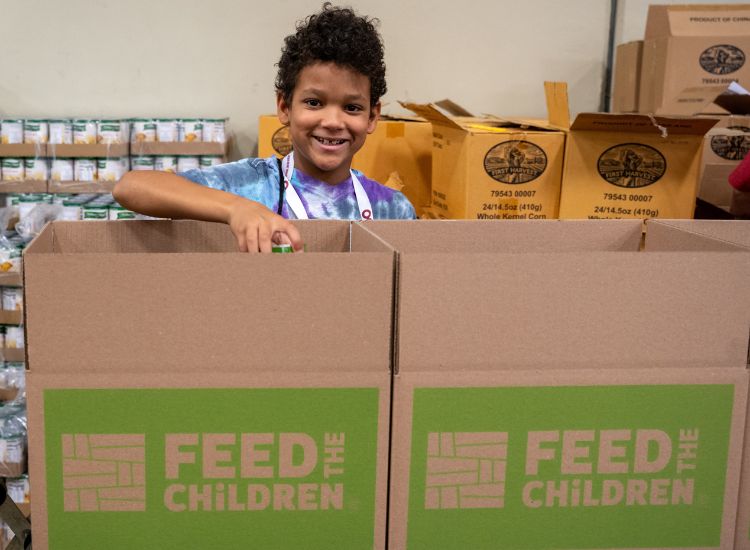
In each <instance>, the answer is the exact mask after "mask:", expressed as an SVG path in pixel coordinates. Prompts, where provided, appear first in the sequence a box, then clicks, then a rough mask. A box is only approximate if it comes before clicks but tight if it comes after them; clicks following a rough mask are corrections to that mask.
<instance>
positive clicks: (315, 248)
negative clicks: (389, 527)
mask: <svg viewBox="0 0 750 550" xmlns="http://www.w3.org/2000/svg"><path fill="white" fill-rule="evenodd" d="M297 227H298V228H299V230H300V232H301V233H302V235H303V238H304V240H305V242H306V243H307V252H305V253H304V254H283V255H282V254H273V255H248V254H242V253H238V252H236V243H235V240H234V238H233V236H232V234H231V232H230V231H229V229H228V227H227V226H225V225H222V224H210V223H201V222H192V221H178V222H163V221H155V222H121V223H114V222H112V223H109V222H104V223H102V222H98V223H96V224H94V223H87V222H73V223H66V222H55V223H52V224H50V225H48V226H47V227H46V228H45V229H44V230H43V231H42V233H41V234H40V235H39V236H38V237H37V238H36V239H35V241H34V242H33V243H32V244H31V245H30V246H29V247H28V248H27V249H26V252H25V263H24V290H25V292H26V301H25V306H26V310H25V315H26V330H27V338H28V348H27V350H28V352H29V357H28V368H29V372H28V383H27V392H28V411H29V434H30V442H29V443H30V449H31V451H30V456H31V461H30V475H31V478H32V479H33V480H34V481H33V482H32V483H33V484H34V497H33V499H32V510H33V517H34V546H35V547H37V546H38V547H39V548H48V547H49V548H56V549H65V548H80V547H82V546H85V545H88V546H90V547H104V546H106V545H108V544H109V545H111V543H112V541H118V544H124V542H122V543H120V542H119V541H127V545H128V546H148V547H158V548H177V547H180V548H195V547H198V546H203V547H207V548H210V547H215V546H216V544H220V545H222V546H226V547H234V548H238V547H243V546H247V545H248V544H252V545H256V546H259V547H268V548H271V547H272V548H301V547H304V548H330V547H331V546H332V545H333V546H343V547H359V548H365V547H368V548H369V547H377V548H382V547H383V545H384V538H385V514H386V502H385V496H386V468H387V459H388V456H387V454H388V430H389V422H388V418H389V402H390V372H389V368H390V347H391V346H390V338H391V315H392V311H391V307H392V298H393V296H392V293H393V264H394V255H393V251H392V250H391V249H390V248H389V247H388V246H386V245H384V244H383V243H382V241H380V240H378V239H375V238H373V237H372V235H370V234H369V233H367V232H366V231H364V230H363V229H362V228H360V227H354V228H352V227H351V226H350V225H349V223H347V222H343V221H323V222H298V223H297ZM217 522H218V523H217ZM217 525H221V526H222V527H221V529H218V530H217Z"/></svg>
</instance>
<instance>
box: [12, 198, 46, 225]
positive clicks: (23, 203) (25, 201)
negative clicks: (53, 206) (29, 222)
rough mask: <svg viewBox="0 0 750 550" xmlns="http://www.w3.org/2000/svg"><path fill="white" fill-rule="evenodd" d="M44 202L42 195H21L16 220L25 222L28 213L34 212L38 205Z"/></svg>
mask: <svg viewBox="0 0 750 550" xmlns="http://www.w3.org/2000/svg"><path fill="white" fill-rule="evenodd" d="M45 202H46V200H45V198H44V195H42V194H41V193H29V194H26V195H21V200H20V201H19V203H18V219H19V221H22V220H25V219H26V218H27V217H28V215H29V213H30V212H31V211H32V210H34V208H36V207H37V206H38V205H40V204H44V203H45Z"/></svg>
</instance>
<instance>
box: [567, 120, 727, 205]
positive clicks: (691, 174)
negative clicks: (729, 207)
mask: <svg viewBox="0 0 750 550" xmlns="http://www.w3.org/2000/svg"><path fill="white" fill-rule="evenodd" d="M714 124H716V119H708V118H705V119H700V118H676V117H671V118H665V117H656V118H652V117H648V116H645V115H634V114H632V115H615V114H604V113H582V114H580V115H578V117H576V119H575V121H574V122H573V124H572V125H571V127H570V133H569V135H568V145H567V148H566V152H565V175H564V176H563V185H562V193H561V197H560V217H561V218H692V217H693V212H694V209H695V198H696V196H697V194H698V183H699V181H700V180H699V177H700V167H701V148H702V146H703V136H704V135H705V134H706V132H707V131H708V130H709V129H710V128H711V127H712V126H713V125H714Z"/></svg>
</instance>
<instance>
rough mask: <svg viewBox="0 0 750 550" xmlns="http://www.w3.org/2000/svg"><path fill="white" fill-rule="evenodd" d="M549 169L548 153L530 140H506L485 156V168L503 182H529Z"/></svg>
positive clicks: (492, 176) (491, 175) (489, 173)
mask: <svg viewBox="0 0 750 550" xmlns="http://www.w3.org/2000/svg"><path fill="white" fill-rule="evenodd" d="M546 169H547V155H546V154H545V152H544V151H543V150H542V149H541V148H540V147H539V146H537V145H535V144H533V143H530V142H528V141H519V140H513V141H504V142H503V143H498V144H497V145H495V146H494V147H492V148H491V149H490V150H489V151H487V154H486V155H485V156H484V170H485V172H487V175H488V176H490V177H491V178H492V179H494V180H496V181H499V182H501V183H509V184H520V183H528V182H530V181H533V180H535V179H536V178H538V177H539V176H541V175H542V174H543V173H544V171H545V170H546Z"/></svg>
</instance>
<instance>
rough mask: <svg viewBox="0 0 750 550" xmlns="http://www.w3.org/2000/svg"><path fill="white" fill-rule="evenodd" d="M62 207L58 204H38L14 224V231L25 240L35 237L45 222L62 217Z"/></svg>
mask: <svg viewBox="0 0 750 550" xmlns="http://www.w3.org/2000/svg"><path fill="white" fill-rule="evenodd" d="M62 213H63V207H62V205H59V204H46V203H44V204H38V205H36V206H35V207H34V208H33V209H32V210H31V211H30V212H29V213H28V214H27V215H26V216H24V217H22V218H21V219H20V220H19V222H18V223H17V224H16V232H17V233H18V234H19V235H20V236H21V237H22V238H23V239H25V240H27V241H30V240H31V239H33V238H34V237H36V236H37V235H38V234H39V233H40V232H41V230H42V228H43V227H44V226H45V225H46V224H47V222H51V221H54V220H57V219H58V218H60V217H62Z"/></svg>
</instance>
